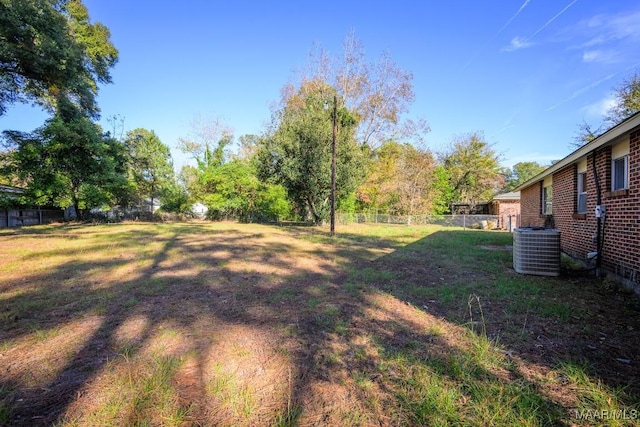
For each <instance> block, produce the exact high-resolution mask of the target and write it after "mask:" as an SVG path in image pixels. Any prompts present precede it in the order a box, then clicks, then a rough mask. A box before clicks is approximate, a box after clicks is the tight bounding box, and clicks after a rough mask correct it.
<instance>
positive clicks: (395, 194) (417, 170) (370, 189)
mask: <svg viewBox="0 0 640 427" xmlns="http://www.w3.org/2000/svg"><path fill="white" fill-rule="evenodd" d="M435 167H436V164H435V159H434V157H433V155H432V154H431V152H430V151H428V150H424V149H419V148H416V147H414V146H413V145H411V144H399V143H397V142H394V141H388V142H386V143H384V144H383V145H382V147H380V148H379V149H378V150H376V152H375V154H374V160H373V164H372V167H371V168H370V172H369V174H368V175H367V178H366V180H365V182H364V183H363V184H362V185H360V187H359V188H358V196H359V200H360V202H361V204H362V205H364V207H365V209H368V210H374V209H375V210H382V211H387V212H392V213H396V214H400V215H415V214H425V213H429V212H431V211H432V210H433V208H434V207H435V206H434V203H433V202H434V200H435V198H436V179H435V178H436V177H435Z"/></svg>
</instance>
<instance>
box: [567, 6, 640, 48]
mask: <svg viewBox="0 0 640 427" xmlns="http://www.w3.org/2000/svg"><path fill="white" fill-rule="evenodd" d="M573 31H575V32H577V33H578V34H580V35H582V37H584V38H585V39H586V40H585V41H584V42H583V43H582V45H581V47H583V48H590V47H596V46H603V45H606V44H611V43H616V42H620V41H625V42H630V43H633V42H638V41H640V10H638V11H635V12H623V13H619V14H615V15H596V16H593V17H591V18H589V19H586V20H584V21H581V22H578V24H577V25H575V27H574V28H573Z"/></svg>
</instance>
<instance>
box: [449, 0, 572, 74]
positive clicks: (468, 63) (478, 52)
mask: <svg viewBox="0 0 640 427" xmlns="http://www.w3.org/2000/svg"><path fill="white" fill-rule="evenodd" d="M530 1H531V0H525V1H524V3H522V6H520V9H518V11H517V12H516V13H514V14H513V16H512V17H511V18H509V20H508V21H507V22H506V24H504V25H503V26H502V28H500V30H498V32H497V33H495V34H494V35H493V36H492V37H491V38H490V39H488V40H487V41H485V42H484V44H483V45H482V46H481V47H480V48H479V49H478V50H477V51H476V52H475V53H474V54H473V56H472V57H471V58H470V59H469V60H468V61H467V63H466V64H464V65H463V66H462V68H461V71H462V70H465V69H466V68H467V67H468V66H469V65H471V63H472V62H473V61H474V60H475V59H476V58H477V57H478V55H480V52H481V51H482V50H484V48H485V47H486V46H487V44H489V42H490V41H492V40H494V39H495V38H496V37H498V36H499V35H500V33H502V32H503V31H504V29H505V28H507V27H508V26H509V24H511V21H513V20H514V19H516V17H517V16H518V15H520V13H521V12H522V11H523V10H524V8H525V7H527V5H528V4H529V2H530ZM576 1H577V0H576Z"/></svg>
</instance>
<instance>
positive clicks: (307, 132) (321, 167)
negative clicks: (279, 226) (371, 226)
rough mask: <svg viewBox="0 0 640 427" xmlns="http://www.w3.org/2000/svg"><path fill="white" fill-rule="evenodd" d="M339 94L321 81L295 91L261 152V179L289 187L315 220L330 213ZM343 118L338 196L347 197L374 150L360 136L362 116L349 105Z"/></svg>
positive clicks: (341, 114)
mask: <svg viewBox="0 0 640 427" xmlns="http://www.w3.org/2000/svg"><path fill="white" fill-rule="evenodd" d="M334 95H335V91H334V90H333V88H331V87H330V86H329V85H328V84H326V83H325V82H323V81H321V80H314V81H308V82H305V83H304V84H303V85H302V86H301V87H300V88H299V90H298V91H297V92H296V93H294V94H289V96H288V98H287V99H286V100H285V102H284V105H285V106H284V108H283V109H281V110H280V111H278V112H277V114H276V117H275V120H274V128H273V130H272V131H271V132H270V133H269V134H268V135H267V136H266V137H265V138H263V140H262V142H261V146H260V149H259V151H258V154H257V164H258V168H259V174H260V177H262V178H263V179H269V180H272V181H273V182H275V183H279V184H281V185H283V186H284V187H285V188H286V190H287V193H288V195H289V197H290V198H291V199H292V201H293V203H294V204H295V205H296V207H297V209H298V213H299V214H300V215H301V216H306V215H307V214H309V215H310V216H311V218H312V219H313V221H314V222H315V223H322V222H323V221H325V220H326V219H327V218H328V214H329V205H330V192H331V151H332V150H331V140H332V129H333V126H332V121H333V115H332V113H333V108H332V106H333V97H334ZM337 122H338V129H339V131H338V137H337V167H336V198H337V199H341V198H345V197H349V196H350V195H352V193H353V192H354V191H355V189H356V187H357V186H358V185H359V184H360V182H361V180H362V178H363V175H364V172H365V165H366V159H367V157H368V153H366V155H365V148H363V147H361V146H360V145H359V144H358V143H357V142H356V140H355V129H356V126H357V120H356V119H355V117H354V115H353V114H352V113H351V112H350V111H349V110H347V109H346V108H344V107H343V106H341V107H340V108H339V109H338V112H337Z"/></svg>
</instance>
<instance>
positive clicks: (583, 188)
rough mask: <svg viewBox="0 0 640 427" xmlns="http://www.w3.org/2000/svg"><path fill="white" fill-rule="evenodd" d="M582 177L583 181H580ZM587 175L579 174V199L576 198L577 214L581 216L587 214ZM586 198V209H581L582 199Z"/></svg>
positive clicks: (584, 173)
mask: <svg viewBox="0 0 640 427" xmlns="http://www.w3.org/2000/svg"><path fill="white" fill-rule="evenodd" d="M580 177H582V180H581V179H580ZM586 181H587V173H586V172H579V173H578V189H577V190H578V191H577V197H576V213H579V214H584V213H587V191H586V186H587V182H586ZM583 198H584V203H583V205H584V208H583V209H580V199H583Z"/></svg>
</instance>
